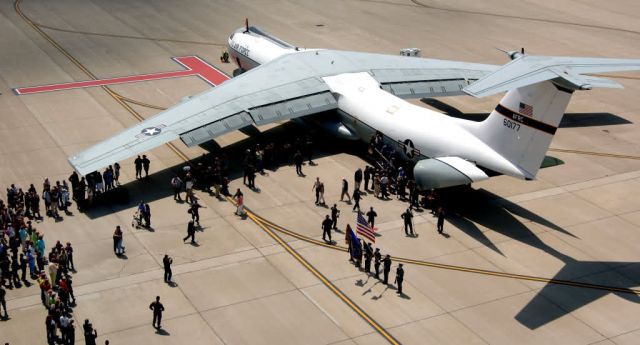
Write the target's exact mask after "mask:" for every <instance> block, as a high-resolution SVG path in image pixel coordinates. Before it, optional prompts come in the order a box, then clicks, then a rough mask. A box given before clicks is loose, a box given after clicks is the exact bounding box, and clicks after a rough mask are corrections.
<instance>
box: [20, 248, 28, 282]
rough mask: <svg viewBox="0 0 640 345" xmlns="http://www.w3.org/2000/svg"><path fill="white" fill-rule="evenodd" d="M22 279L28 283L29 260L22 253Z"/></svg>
mask: <svg viewBox="0 0 640 345" xmlns="http://www.w3.org/2000/svg"><path fill="white" fill-rule="evenodd" d="M20 271H21V275H20V279H21V280H22V282H26V281H27V258H25V257H24V254H22V253H20Z"/></svg>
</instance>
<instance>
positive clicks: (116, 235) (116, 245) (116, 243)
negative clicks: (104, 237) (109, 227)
mask: <svg viewBox="0 0 640 345" xmlns="http://www.w3.org/2000/svg"><path fill="white" fill-rule="evenodd" d="M121 247H122V230H121V229H120V225H118V226H116V230H115V231H114V232H113V252H114V253H115V254H116V255H121V254H123V253H124V250H122V252H121Z"/></svg>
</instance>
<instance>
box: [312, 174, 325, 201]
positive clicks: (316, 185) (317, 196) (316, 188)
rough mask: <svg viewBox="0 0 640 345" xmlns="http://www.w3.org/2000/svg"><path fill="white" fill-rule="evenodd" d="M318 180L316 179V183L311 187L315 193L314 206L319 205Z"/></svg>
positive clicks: (319, 183)
mask: <svg viewBox="0 0 640 345" xmlns="http://www.w3.org/2000/svg"><path fill="white" fill-rule="evenodd" d="M321 183H322V182H320V178H319V177H316V182H314V183H313V187H311V190H312V191H315V192H316V205H320V185H321Z"/></svg>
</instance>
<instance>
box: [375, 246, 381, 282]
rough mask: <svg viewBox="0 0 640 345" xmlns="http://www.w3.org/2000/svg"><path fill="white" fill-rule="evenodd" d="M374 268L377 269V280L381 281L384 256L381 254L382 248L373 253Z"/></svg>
mask: <svg viewBox="0 0 640 345" xmlns="http://www.w3.org/2000/svg"><path fill="white" fill-rule="evenodd" d="M373 259H374V263H373V267H374V268H375V269H376V279H380V262H382V254H380V248H376V251H375V252H374V253H373Z"/></svg>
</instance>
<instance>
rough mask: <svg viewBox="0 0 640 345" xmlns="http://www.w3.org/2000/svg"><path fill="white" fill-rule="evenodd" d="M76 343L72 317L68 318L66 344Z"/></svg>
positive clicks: (72, 344)
mask: <svg viewBox="0 0 640 345" xmlns="http://www.w3.org/2000/svg"><path fill="white" fill-rule="evenodd" d="M75 343H76V326H75V325H74V323H73V319H71V320H69V327H67V345H74V344H75Z"/></svg>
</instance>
